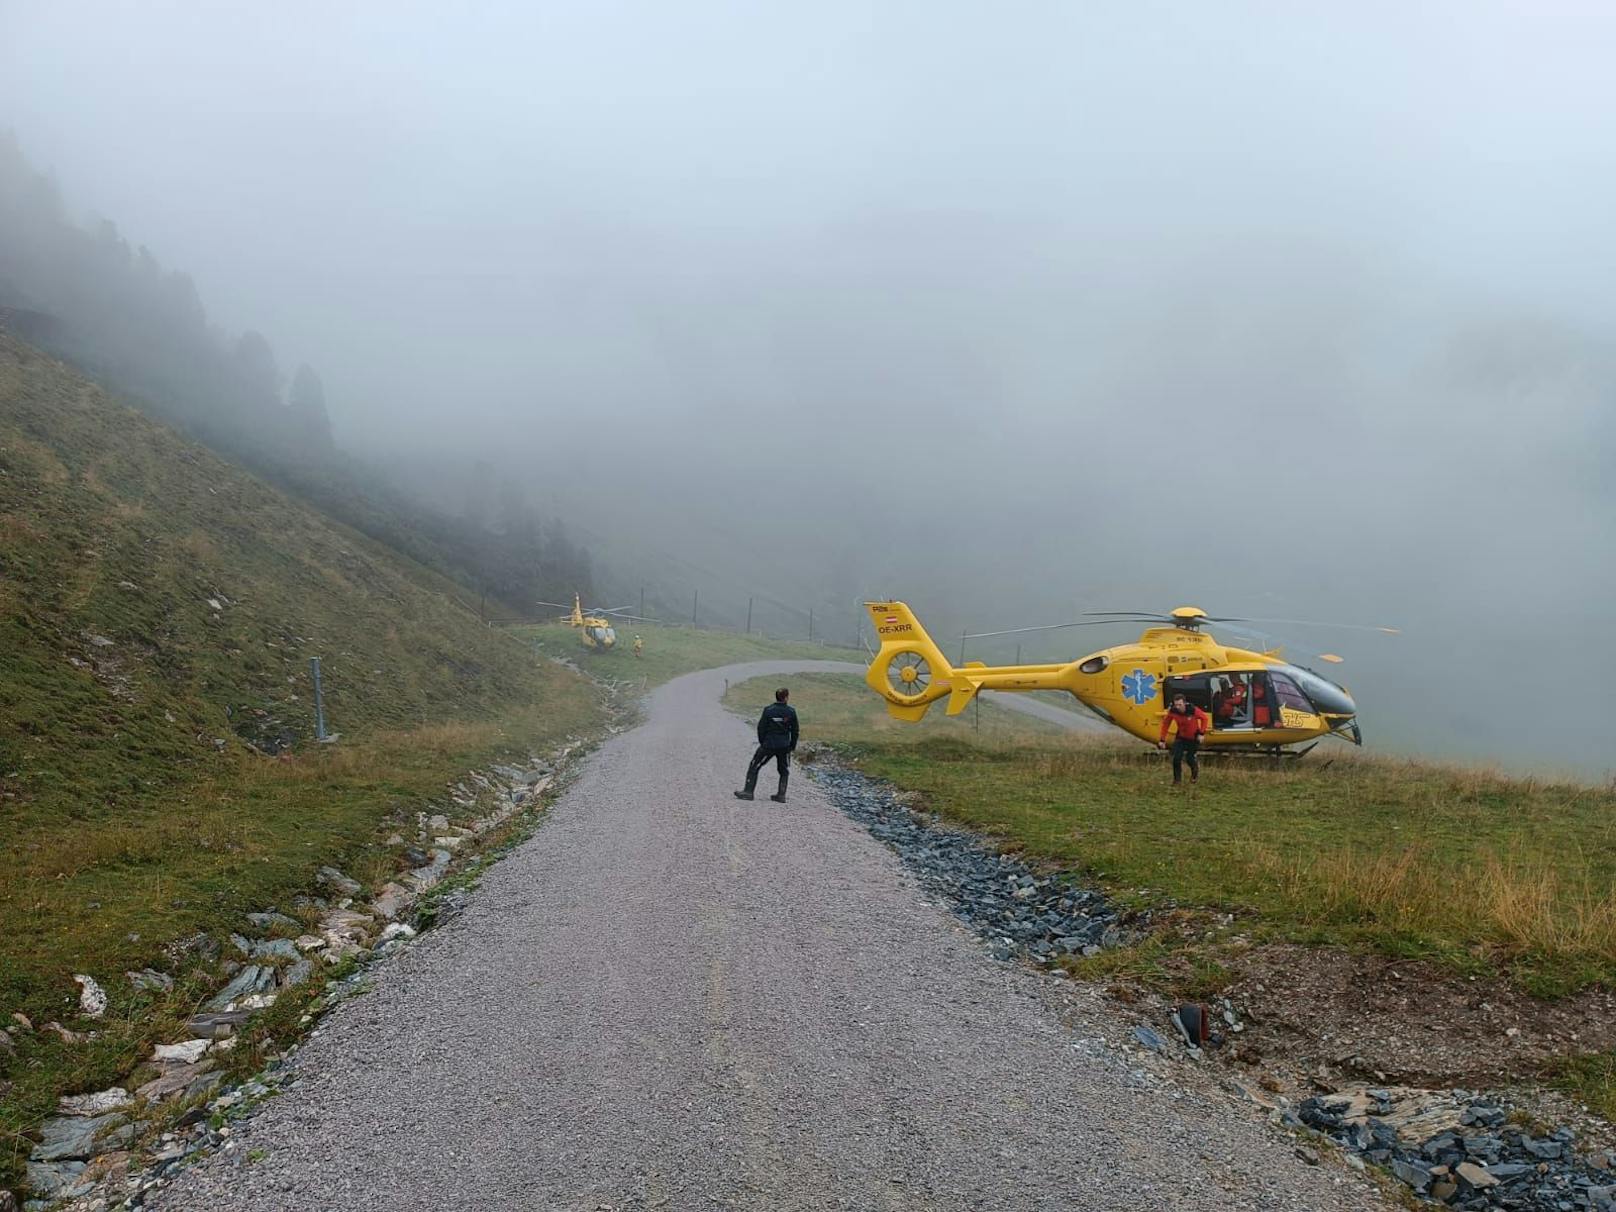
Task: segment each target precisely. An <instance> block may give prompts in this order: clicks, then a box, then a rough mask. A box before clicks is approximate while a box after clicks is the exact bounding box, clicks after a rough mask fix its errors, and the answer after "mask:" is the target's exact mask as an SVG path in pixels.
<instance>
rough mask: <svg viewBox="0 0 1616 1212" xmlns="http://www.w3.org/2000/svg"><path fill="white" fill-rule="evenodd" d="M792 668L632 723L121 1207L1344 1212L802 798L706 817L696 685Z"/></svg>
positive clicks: (1246, 1116) (759, 668)
mask: <svg viewBox="0 0 1616 1212" xmlns="http://www.w3.org/2000/svg"><path fill="white" fill-rule="evenodd" d="M808 668H812V665H809V664H803V663H791V664H789V665H788V664H784V663H773V662H760V663H756V664H751V665H742V666H733V667H730V668H728V669H722V670H714V671H709V672H705V673H700V674H693V675H690V676H688V677H684V678H680V679H678V680H676V681H674V682H671V683H669V684H668V685H666V686H664V687H662V688H661V689H660V690H658V691H656V692H654V693H653V694H652V696H651V697H650V699H649V713H648V718H647V722H646V723H645V724H644V725H643V726H641V727H639V728H636V729H634V730H633V731H631V732H627V733H624V734H622V735H620V736H618V737H616V738H614V739H613V740H611V741H610V742H608V743H607V744H606V745H604V746H603V747H602V748H601V749H600V750H599V751H598V752H597V753H596V754H594V755H593V756H592V757H591V758H590V759H589V761H588V765H587V767H586V769H585V771H584V772H583V774H582V775H581V777H580V778H579V779H578V781H577V782H576V783H575V784H574V785H573V787H572V788H571V789H570V790H569V791H568V792H567V794H566V795H565V796H564V797H563V798H562V799H561V800H560V801H559V802H558V803H557V804H556V806H555V807H554V809H553V810H552V814H551V818H550V820H549V821H548V822H547V823H546V824H545V825H544V827H543V828H541V829H540V830H539V831H538V833H537V834H536V835H535V836H534V837H533V838H532V839H531V840H530V841H529V842H528V843H527V844H526V845H524V846H522V847H521V848H519V849H518V850H517V851H515V852H514V853H513V854H512V855H510V856H509V857H508V858H506V859H505V860H504V861H503V862H501V863H500V864H498V865H497V866H496V867H495V868H493V869H492V870H491V871H490V873H489V874H488V875H487V877H486V878H485V880H484V883H483V887H482V889H481V890H480V891H479V892H478V894H477V895H476V896H475V897H474V898H473V900H472V903H471V905H470V907H469V908H468V909H467V910H466V912H465V913H464V914H462V915H461V916H459V917H458V918H456V919H455V920H454V921H452V922H451V923H450V924H448V925H447V926H445V927H444V928H442V929H440V930H438V931H434V932H432V933H430V934H428V935H426V936H424V937H423V938H422V939H421V940H420V941H419V942H417V943H416V944H414V945H412V946H410V947H408V948H405V949H404V950H403V951H401V952H400V953H399V954H398V955H397V956H396V957H394V958H393V959H392V960H390V961H389V962H387V963H385V964H383V965H381V966H380V968H379V969H378V971H377V981H376V988H375V991H374V992H373V993H371V994H369V995H368V996H364V997H360V998H357V999H354V1000H352V1001H349V1002H346V1003H344V1004H343V1005H341V1006H340V1007H339V1008H338V1009H337V1010H336V1011H334V1012H333V1014H332V1015H331V1016H330V1017H329V1018H328V1019H327V1020H326V1022H325V1023H324V1024H322V1026H321V1027H320V1028H319V1030H318V1031H317V1032H316V1034H315V1035H314V1037H313V1038H312V1039H311V1040H310V1041H309V1042H308V1043H307V1045H306V1046H305V1047H304V1048H303V1049H302V1050H301V1051H300V1052H299V1053H298V1055H297V1058H296V1059H295V1061H294V1062H293V1065H292V1077H293V1078H294V1079H295V1080H294V1082H293V1084H292V1085H291V1087H290V1089H289V1090H288V1091H287V1092H286V1093H285V1094H283V1095H282V1096H280V1097H278V1098H275V1099H272V1100H270V1101H269V1102H268V1103H267V1104H266V1105H265V1108H264V1109H263V1111H261V1112H260V1113H259V1114H258V1115H257V1116H256V1117H255V1118H253V1119H252V1120H250V1121H247V1122H245V1123H244V1124H243V1125H242V1126H241V1127H240V1128H239V1129H238V1130H237V1131H236V1133H235V1136H234V1147H233V1148H232V1149H231V1150H230V1151H229V1152H225V1153H220V1154H217V1155H215V1156H213V1157H212V1158H210V1159H207V1160H206V1161H204V1162H202V1163H201V1164H199V1165H198V1166H197V1167H195V1168H193V1169H191V1170H189V1171H187V1172H185V1173H184V1174H183V1175H182V1176H181V1177H180V1178H178V1179H177V1180H176V1181H175V1182H174V1183H173V1184H172V1185H171V1186H169V1187H167V1188H166V1189H164V1190H163V1191H162V1193H161V1194H160V1195H159V1196H158V1197H157V1198H156V1199H154V1200H153V1201H151V1203H150V1204H149V1206H152V1207H160V1208H164V1209H174V1210H178V1209H184V1210H185V1212H207V1210H209V1209H286V1210H292V1209H297V1210H299V1212H302V1210H306V1209H313V1208H333V1209H336V1208H340V1209H353V1210H361V1209H397V1210H404V1212H408V1210H413V1209H422V1210H426V1209H431V1210H433V1212H439V1210H441V1209H445V1208H449V1209H461V1208H466V1209H517V1208H520V1209H579V1210H583V1209H590V1210H595V1212H598V1210H601V1209H624V1208H642V1207H666V1208H673V1209H685V1208H719V1207H730V1208H747V1209H753V1208H756V1209H810V1208H813V1209H820V1208H846V1209H886V1208H892V1209H898V1208H941V1209H967V1208H970V1209H995V1210H998V1209H1057V1208H1059V1209H1124V1208H1126V1209H1134V1208H1139V1209H1154V1208H1161V1209H1169V1208H1170V1209H1182V1210H1190V1209H1220V1210H1222V1209H1230V1208H1274V1209H1304V1208H1305V1209H1341V1210H1343V1212H1345V1210H1347V1209H1363V1208H1366V1207H1369V1206H1373V1204H1374V1199H1373V1197H1372V1196H1371V1195H1370V1193H1369V1192H1368V1189H1367V1188H1366V1186H1365V1185H1364V1184H1363V1182H1362V1180H1360V1179H1358V1178H1356V1177H1353V1176H1351V1175H1349V1174H1348V1173H1347V1172H1345V1171H1343V1170H1340V1169H1337V1168H1334V1167H1332V1166H1329V1165H1321V1166H1313V1167H1310V1166H1307V1165H1305V1164H1303V1163H1302V1162H1300V1161H1298V1160H1297V1159H1296V1158H1295V1157H1294V1146H1293V1145H1292V1144H1291V1143H1289V1142H1287V1141H1286V1140H1285V1139H1284V1138H1283V1137H1280V1136H1278V1135H1277V1134H1275V1133H1273V1132H1272V1131H1271V1130H1270V1129H1268V1128H1267V1127H1266V1126H1265V1125H1263V1124H1262V1123H1261V1122H1260V1121H1258V1120H1256V1119H1254V1118H1253V1117H1252V1116H1253V1112H1252V1111H1251V1110H1250V1109H1249V1108H1238V1107H1236V1106H1235V1105H1234V1104H1233V1103H1232V1102H1230V1101H1228V1100H1226V1099H1222V1098H1217V1099H1206V1098H1202V1097H1199V1096H1190V1095H1185V1094H1184V1092H1183V1090H1182V1089H1181V1088H1180V1087H1179V1085H1178V1083H1177V1081H1176V1079H1174V1078H1172V1077H1171V1073H1172V1066H1171V1065H1170V1064H1169V1063H1168V1062H1165V1061H1157V1059H1156V1058H1150V1060H1149V1061H1148V1062H1147V1061H1142V1060H1140V1059H1139V1058H1138V1057H1137V1056H1136V1055H1134V1054H1131V1053H1127V1052H1123V1051H1121V1050H1119V1048H1118V1047H1117V1046H1115V1045H1107V1044H1105V1043H1104V1042H1102V1040H1101V1039H1100V1038H1099V1037H1101V1036H1107V1037H1110V1038H1113V1039H1120V1038H1121V1037H1122V1036H1123V1034H1124V1033H1125V1032H1126V1031H1128V1030H1129V1029H1130V1028H1129V1027H1128V1026H1127V1025H1125V1024H1123V1023H1121V1022H1120V1021H1117V1020H1114V1019H1111V1018H1109V1017H1108V1015H1109V1013H1110V1012H1109V1011H1106V1010H1104V1009H1103V1008H1102V1007H1101V1006H1100V1005H1099V1003H1097V1002H1096V1001H1095V1000H1094V999H1093V998H1092V996H1091V995H1089V994H1088V993H1086V992H1084V991H1082V990H1079V989H1076V988H1074V987H1072V986H1069V985H1066V984H1064V983H1062V982H1056V981H1054V980H1051V979H1048V978H1044V977H1040V976H1037V975H1035V974H1034V973H1032V972H1031V971H1030V970H1028V969H1025V968H1024V967H1021V966H1018V965H1014V964H1006V963H1001V962H998V961H995V960H993V959H992V958H991V957H990V956H989V955H988V954H987V953H986V951H985V950H984V948H983V946H982V944H981V943H980V942H979V941H978V940H977V939H976V938H974V937H973V936H972V935H971V934H969V933H968V932H967V931H966V930H964V929H963V928H962V927H961V926H960V925H959V924H958V923H956V922H955V921H954V920H953V919H952V918H951V917H950V916H948V914H947V913H946V912H945V911H943V910H941V909H939V908H937V907H934V906H932V905H931V904H929V903H927V901H926V900H925V899H924V896H923V895H922V893H921V891H920V890H919V889H918V888H917V887H916V885H915V884H914V883H913V882H912V881H911V879H910V877H909V876H908V875H906V874H905V872H904V871H903V869H902V867H901V866H900V865H899V862H898V860H897V859H896V857H894V856H893V855H892V854H891V853H890V852H889V851H888V850H887V849H886V848H885V847H883V846H882V845H881V844H880V843H879V842H877V841H876V840H875V839H873V838H872V837H871V836H870V835H869V834H868V833H866V832H865V831H864V830H863V829H862V828H860V827H859V826H858V825H857V824H855V823H854V822H852V821H850V820H848V819H847V818H845V817H844V816H842V815H841V814H840V813H838V812H837V811H836V810H835V809H834V808H832V807H831V806H830V805H829V804H828V803H826V802H825V800H824V799H823V798H822V797H821V794H820V792H819V791H818V789H817V788H816V787H815V786H814V785H813V783H812V782H811V781H810V780H808V779H805V778H802V777H800V776H799V777H797V778H795V779H794V780H793V786H792V790H791V801H790V802H789V803H788V804H786V805H784V806H781V805H776V804H771V803H769V802H768V801H767V800H765V799H762V798H760V799H758V800H757V801H755V802H753V803H744V802H741V801H739V800H736V799H734V798H733V797H732V796H731V795H730V791H731V789H732V788H733V787H734V786H736V785H737V784H738V782H739V779H740V776H741V774H742V772H743V768H744V766H745V763H746V759H747V757H748V756H749V754H750V751H751V747H752V746H751V737H750V730H749V728H748V725H747V724H746V723H745V722H744V721H741V720H737V719H735V718H734V717H733V716H731V715H729V714H727V713H726V712H725V711H724V710H723V709H722V708H721V707H720V706H719V703H718V698H719V695H720V693H721V691H722V689H723V685H724V681H725V679H726V678H728V679H729V680H730V681H736V680H740V679H743V678H747V677H752V676H758V675H762V674H776V673H781V674H783V673H784V672H786V671H788V670H792V669H808ZM797 706H798V709H799V710H800V711H801V712H802V714H803V717H804V721H805V725H806V728H807V730H808V731H809V734H810V735H811V731H812V727H813V723H812V721H813V704H812V702H811V701H804V702H801V703H799V704H797ZM1152 1066H1154V1067H1152ZM1179 1067H1180V1068H1182V1069H1185V1070H1188V1069H1189V1068H1190V1066H1188V1065H1187V1063H1186V1064H1181V1065H1180V1066H1179ZM1164 1075H1166V1076H1164ZM1189 1076H1190V1077H1191V1079H1199V1077H1200V1075H1199V1074H1198V1073H1191V1074H1190V1075H1189Z"/></svg>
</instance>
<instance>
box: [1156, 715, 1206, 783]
mask: <svg viewBox="0 0 1616 1212" xmlns="http://www.w3.org/2000/svg"><path fill="white" fill-rule="evenodd" d="M1169 728H1174V729H1176V730H1177V732H1176V735H1175V736H1174V737H1173V783H1174V784H1175V785H1176V784H1178V783H1180V782H1182V781H1183V773H1184V763H1185V762H1186V761H1187V762H1188V763H1189V767H1190V782H1192V783H1197V782H1200V779H1201V759H1200V758H1199V756H1197V755H1198V754H1199V753H1200V752H1201V738H1202V737H1203V736H1205V735H1206V734H1207V733H1208V732H1210V731H1211V730H1212V721H1211V720H1210V719H1208V718H1207V714H1206V712H1204V711H1202V710H1201V709H1200V708H1199V707H1191V706H1190V704H1189V702H1188V701H1187V700H1186V699H1185V698H1184V696H1183V695H1181V694H1175V695H1174V696H1173V705H1172V707H1170V708H1169V709H1168V711H1167V713H1166V714H1165V715H1163V716H1162V723H1161V739H1160V740H1158V741H1157V742H1156V748H1158V749H1165V748H1167V730H1168V729H1169Z"/></svg>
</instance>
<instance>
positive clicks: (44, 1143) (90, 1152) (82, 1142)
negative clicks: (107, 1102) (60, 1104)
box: [31, 1112, 135, 1162]
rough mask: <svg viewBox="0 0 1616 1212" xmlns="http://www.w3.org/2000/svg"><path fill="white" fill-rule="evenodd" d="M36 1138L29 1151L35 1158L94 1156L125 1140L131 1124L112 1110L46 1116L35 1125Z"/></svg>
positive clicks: (41, 1159)
mask: <svg viewBox="0 0 1616 1212" xmlns="http://www.w3.org/2000/svg"><path fill="white" fill-rule="evenodd" d="M39 1134H40V1141H39V1144H37V1145H36V1146H34V1151H33V1153H32V1154H31V1156H32V1157H33V1159H34V1160H35V1161H42V1162H49V1161H68V1160H71V1159H75V1158H79V1159H82V1158H89V1157H94V1156H95V1155H96V1154H98V1153H106V1152H108V1151H110V1150H112V1149H116V1148H117V1147H118V1146H120V1145H123V1144H127V1143H128V1142H129V1141H130V1140H131V1139H132V1138H133V1137H134V1135H135V1129H134V1125H132V1124H130V1123H129V1122H128V1120H127V1118H126V1117H125V1116H123V1115H120V1114H118V1113H116V1112H114V1113H113V1114H110V1115H98V1116H96V1117H95V1118H94V1119H83V1118H81V1117H79V1116H76V1115H64V1116H58V1117H56V1118H54V1119H47V1120H46V1121H45V1122H44V1123H43V1124H41V1125H40V1128H39Z"/></svg>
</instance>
